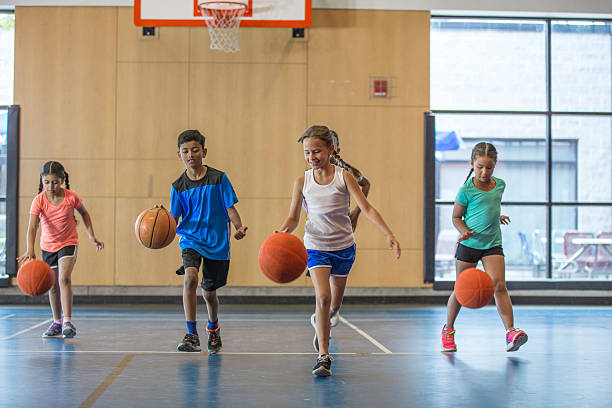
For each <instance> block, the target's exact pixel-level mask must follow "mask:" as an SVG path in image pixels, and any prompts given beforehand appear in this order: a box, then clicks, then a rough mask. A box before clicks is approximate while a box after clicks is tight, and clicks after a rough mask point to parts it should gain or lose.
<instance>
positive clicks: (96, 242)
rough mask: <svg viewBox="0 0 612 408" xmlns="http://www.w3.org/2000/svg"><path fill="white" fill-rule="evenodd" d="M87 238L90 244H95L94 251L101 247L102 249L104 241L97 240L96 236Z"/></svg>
mask: <svg viewBox="0 0 612 408" xmlns="http://www.w3.org/2000/svg"><path fill="white" fill-rule="evenodd" d="M89 240H90V241H91V243H92V244H94V245H95V246H96V252H97V251H99V250H101V249H104V242H102V241H98V240H97V239H96V237H89Z"/></svg>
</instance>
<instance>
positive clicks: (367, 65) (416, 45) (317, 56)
mask: <svg viewBox="0 0 612 408" xmlns="http://www.w3.org/2000/svg"><path fill="white" fill-rule="evenodd" d="M429 17H430V15H429V12H426V11H422V12H421V11H383V10H377V11H376V10H313V17H312V21H313V25H312V28H311V29H310V30H309V39H308V86H309V90H308V97H309V104H310V105H368V106H372V105H374V106H376V105H380V106H399V105H402V106H428V105H429ZM369 75H382V76H387V75H390V76H392V90H391V91H392V95H393V97H392V98H391V99H382V98H375V99H368V76H369Z"/></svg>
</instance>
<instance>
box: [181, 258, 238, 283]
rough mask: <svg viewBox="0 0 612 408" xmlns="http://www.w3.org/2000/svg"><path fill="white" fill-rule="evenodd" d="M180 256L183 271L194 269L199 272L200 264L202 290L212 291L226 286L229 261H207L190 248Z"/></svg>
mask: <svg viewBox="0 0 612 408" xmlns="http://www.w3.org/2000/svg"><path fill="white" fill-rule="evenodd" d="M182 255H183V266H184V267H185V269H187V268H189V267H194V268H196V269H197V270H200V264H202V284H201V286H202V289H204V290H206V291H213V290H217V289H219V288H221V287H223V286H225V285H226V284H227V273H228V271H229V259H224V260H217V259H208V258H205V257H203V256H202V255H201V254H200V253H199V252H198V251H196V250H194V249H191V248H185V249H183V252H182Z"/></svg>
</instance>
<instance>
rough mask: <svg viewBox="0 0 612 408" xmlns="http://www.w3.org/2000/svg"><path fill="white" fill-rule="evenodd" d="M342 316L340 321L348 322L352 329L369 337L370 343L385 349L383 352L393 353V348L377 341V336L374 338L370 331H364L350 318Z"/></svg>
mask: <svg viewBox="0 0 612 408" xmlns="http://www.w3.org/2000/svg"><path fill="white" fill-rule="evenodd" d="M339 317H340V321H341V322H342V323H344V324H346V325H347V326H348V327H350V328H351V329H353V330H355V331H356V332H357V333H359V334H361V335H362V336H363V337H365V338H366V339H368V340H369V341H370V343H372V344H374V345H375V346H376V347H378V348H379V349H381V350H382V351H383V353H385V354H393V353H392V352H391V350H389V349H388V348H386V347H385V346H383V345H382V344H380V343H379V342H378V341H376V339H375V338H373V337H372V336H370V335H369V334H368V333H366V332H364V331H363V330H361V329H360V328H359V327H357V326H355V325H354V324H353V323H351V322H349V321H348V320H346V319H345V318H344V317H342V316H339Z"/></svg>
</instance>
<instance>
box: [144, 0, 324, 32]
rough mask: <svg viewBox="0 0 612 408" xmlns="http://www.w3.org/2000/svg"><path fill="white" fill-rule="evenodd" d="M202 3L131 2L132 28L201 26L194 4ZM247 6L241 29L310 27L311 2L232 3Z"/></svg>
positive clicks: (199, 0)
mask: <svg viewBox="0 0 612 408" xmlns="http://www.w3.org/2000/svg"><path fill="white" fill-rule="evenodd" d="M204 1H206V0H172V1H168V0H134V24H135V25H137V26H145V27H149V26H151V27H158V26H204V25H205V23H204V19H203V17H202V14H201V13H200V10H199V8H198V3H202V2H204ZM234 1H241V2H243V3H245V4H246V5H247V7H248V8H247V10H246V13H245V14H244V16H243V17H242V19H241V23H240V26H241V27H310V23H311V10H312V4H311V1H312V0H234Z"/></svg>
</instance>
